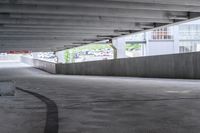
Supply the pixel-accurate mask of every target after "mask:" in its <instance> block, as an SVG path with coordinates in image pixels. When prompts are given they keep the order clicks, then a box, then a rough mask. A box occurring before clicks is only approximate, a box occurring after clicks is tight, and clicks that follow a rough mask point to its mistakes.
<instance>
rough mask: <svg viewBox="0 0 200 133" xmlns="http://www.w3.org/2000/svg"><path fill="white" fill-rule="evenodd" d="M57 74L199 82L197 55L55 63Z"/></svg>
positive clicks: (196, 53) (199, 72)
mask: <svg viewBox="0 0 200 133" xmlns="http://www.w3.org/2000/svg"><path fill="white" fill-rule="evenodd" d="M56 72H57V74H68V75H101V76H132V77H152V78H182V79H183V78H187V79H200V52H194V53H184V54H172V55H159V56H149V57H137V58H126V59H117V60H106V61H95V62H84V63H73V64H57V66H56Z"/></svg>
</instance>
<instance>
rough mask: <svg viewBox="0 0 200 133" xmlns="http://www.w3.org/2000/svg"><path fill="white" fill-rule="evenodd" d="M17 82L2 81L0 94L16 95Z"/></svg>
mask: <svg viewBox="0 0 200 133" xmlns="http://www.w3.org/2000/svg"><path fill="white" fill-rule="evenodd" d="M14 95H15V83H14V82H13V81H0V96H14Z"/></svg>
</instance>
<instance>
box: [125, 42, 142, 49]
mask: <svg viewBox="0 0 200 133" xmlns="http://www.w3.org/2000/svg"><path fill="white" fill-rule="evenodd" d="M140 49H141V45H140V44H138V43H133V44H131V43H128V44H127V45H126V50H127V51H133V50H135V51H136V50H140Z"/></svg>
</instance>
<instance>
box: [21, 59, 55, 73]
mask: <svg viewBox="0 0 200 133" xmlns="http://www.w3.org/2000/svg"><path fill="white" fill-rule="evenodd" d="M21 62H23V63H26V64H29V65H31V66H33V67H35V68H38V69H41V70H44V71H46V72H49V73H52V74H56V64H55V63H51V62H46V61H42V60H37V59H32V58H28V57H21Z"/></svg>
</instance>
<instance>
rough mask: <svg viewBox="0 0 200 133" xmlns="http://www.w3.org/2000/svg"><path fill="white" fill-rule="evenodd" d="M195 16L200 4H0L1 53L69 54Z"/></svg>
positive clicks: (37, 0)
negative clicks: (70, 49) (85, 47)
mask: <svg viewBox="0 0 200 133" xmlns="http://www.w3.org/2000/svg"><path fill="white" fill-rule="evenodd" d="M199 13H200V1H199V0H0V49H1V50H0V51H6V50H32V51H56V50H61V49H65V48H72V47H76V46H80V45H84V44H87V43H91V42H95V41H99V40H104V39H110V38H112V37H117V36H121V35H125V34H130V33H134V32H138V31H143V30H146V29H151V28H155V27H158V26H163V25H167V24H171V23H175V22H179V21H184V20H187V19H191V18H195V17H199V16H200V14H199Z"/></svg>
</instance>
